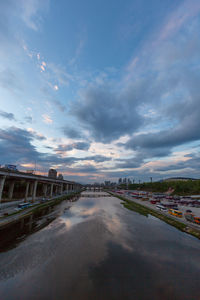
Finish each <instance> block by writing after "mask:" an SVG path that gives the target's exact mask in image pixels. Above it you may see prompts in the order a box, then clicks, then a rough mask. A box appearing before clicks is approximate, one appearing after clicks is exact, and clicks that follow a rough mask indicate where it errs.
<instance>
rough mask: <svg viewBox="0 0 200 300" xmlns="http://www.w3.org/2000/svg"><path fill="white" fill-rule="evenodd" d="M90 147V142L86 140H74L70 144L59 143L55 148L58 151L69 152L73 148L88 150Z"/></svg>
mask: <svg viewBox="0 0 200 300" xmlns="http://www.w3.org/2000/svg"><path fill="white" fill-rule="evenodd" d="M89 148H90V143H86V142H74V143H72V144H68V145H65V144H64V145H58V147H57V148H56V149H55V151H56V152H58V153H59V152H67V151H71V150H73V149H76V150H83V151H87V150H88V149H89Z"/></svg>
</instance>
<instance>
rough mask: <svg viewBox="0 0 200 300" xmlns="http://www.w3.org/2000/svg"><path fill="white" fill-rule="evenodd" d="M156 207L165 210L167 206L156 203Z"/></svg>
mask: <svg viewBox="0 0 200 300" xmlns="http://www.w3.org/2000/svg"><path fill="white" fill-rule="evenodd" d="M156 208H157V209H158V210H161V211H167V208H166V207H165V206H164V205H162V204H157V205H156Z"/></svg>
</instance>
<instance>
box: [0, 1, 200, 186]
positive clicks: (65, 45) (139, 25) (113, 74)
mask: <svg viewBox="0 0 200 300" xmlns="http://www.w3.org/2000/svg"><path fill="white" fill-rule="evenodd" d="M199 32H200V1H199V0H173V1H171V0H165V1H160V0H148V1H147V0H126V1H124V0H123V1H122V0H118V1H116V0H109V1H107V0H101V1H98V0H85V1H82V0H73V1H72V0H59V1H53V0H43V1H40V0H17V1H16V0H1V1H0V104H1V105H0V164H1V165H4V164H8V163H10V164H16V165H17V166H18V169H20V170H28V169H34V168H35V165H36V169H37V171H38V173H41V174H44V173H46V172H47V171H48V169H49V168H50V167H53V168H56V169H57V170H58V172H61V173H63V174H64V177H65V178H66V179H71V180H76V181H79V182H82V183H84V182H93V181H95V182H103V181H104V180H109V179H110V180H112V181H116V180H117V179H118V178H119V177H129V178H131V179H135V180H136V181H138V180H141V181H149V180H150V177H153V180H157V179H162V178H167V177H171V176H190V177H195V178H199V177H200V171H199V169H200V168H199V167H200V153H199V145H200V35H199Z"/></svg>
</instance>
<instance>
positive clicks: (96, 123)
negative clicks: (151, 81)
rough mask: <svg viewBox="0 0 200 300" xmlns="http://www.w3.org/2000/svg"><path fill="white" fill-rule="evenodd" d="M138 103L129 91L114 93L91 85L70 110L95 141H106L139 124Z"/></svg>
mask: <svg viewBox="0 0 200 300" xmlns="http://www.w3.org/2000/svg"><path fill="white" fill-rule="evenodd" d="M137 104H138V101H137V99H136V98H134V96H133V95H132V94H131V93H129V92H128V93H124V94H123V93H122V94H120V95H116V94H115V93H112V92H110V91H109V89H107V88H103V87H102V88H101V89H98V88H90V89H88V90H87V91H86V92H85V93H84V94H83V99H81V100H80V101H79V103H76V104H74V105H73V106H72V113H73V115H75V116H76V118H77V119H78V120H79V122H81V123H82V124H83V125H84V127H85V128H86V129H88V130H89V131H90V133H91V135H92V137H93V138H94V139H95V140H96V141H101V142H104V143H108V142H110V141H112V140H115V139H117V138H119V137H120V136H121V135H124V134H128V133H132V132H133V131H134V130H136V129H137V128H138V127H139V126H140V125H141V122H142V119H141V118H140V116H139V114H138V113H137V111H136V108H137Z"/></svg>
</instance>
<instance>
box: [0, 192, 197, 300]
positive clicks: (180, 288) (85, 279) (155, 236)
mask: <svg viewBox="0 0 200 300" xmlns="http://www.w3.org/2000/svg"><path fill="white" fill-rule="evenodd" d="M120 202H121V201H120V200H119V199H117V198H114V197H98V198H96V197H95V198H89V197H88V198H86V197H82V198H80V199H79V200H78V201H77V202H73V203H72V204H71V207H70V209H65V208H66V207H68V206H69V203H68V202H63V203H62V204H61V205H60V206H59V207H58V210H59V216H58V217H57V218H56V219H55V220H54V221H53V222H52V223H50V224H49V225H48V226H47V227H45V228H43V229H42V230H40V231H38V232H36V233H34V234H32V235H29V236H27V238H26V239H25V240H23V241H22V242H21V243H19V244H18V245H16V247H15V248H13V249H10V250H7V251H5V252H2V253H0V300H82V299H89V300H90V299H91V300H96V299H97V300H107V299H109V300H112V299H113V300H118V299H123V300H125V299H135V300H143V299H153V300H155V299H159V300H165V299H167V300H169V299H170V300H173V299H181V300H183V299H187V300H196V299H200V289H199V285H200V241H199V240H197V239H196V238H194V237H192V236H190V235H188V234H186V233H183V232H181V231H178V230H177V229H176V228H174V227H171V226H169V225H167V224H165V223H164V222H162V221H161V220H159V219H156V218H154V217H152V216H149V217H145V216H143V215H140V214H138V213H136V212H133V211H129V210H127V209H126V208H124V207H123V205H122V204H121V203H120Z"/></svg>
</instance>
